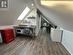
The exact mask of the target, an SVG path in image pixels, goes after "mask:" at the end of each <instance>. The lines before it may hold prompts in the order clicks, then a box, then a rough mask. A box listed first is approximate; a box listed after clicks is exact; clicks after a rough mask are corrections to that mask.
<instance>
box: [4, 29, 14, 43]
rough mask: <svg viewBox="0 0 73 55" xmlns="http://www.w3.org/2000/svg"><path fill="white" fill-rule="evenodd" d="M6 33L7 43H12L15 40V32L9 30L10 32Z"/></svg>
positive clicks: (6, 31)
mask: <svg viewBox="0 0 73 55" xmlns="http://www.w3.org/2000/svg"><path fill="white" fill-rule="evenodd" d="M4 32H5V42H7V43H8V42H10V41H12V40H13V38H14V34H13V30H12V29H9V30H4Z"/></svg>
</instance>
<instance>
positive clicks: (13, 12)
mask: <svg viewBox="0 0 73 55" xmlns="http://www.w3.org/2000/svg"><path fill="white" fill-rule="evenodd" d="M8 1H9V5H8V6H9V7H8V8H7V9H5V10H4V9H0V25H12V24H14V23H15V22H16V20H17V18H18V17H19V15H20V14H21V13H22V11H23V10H24V9H25V6H26V5H27V4H28V5H30V4H29V3H31V2H32V1H31V0H8ZM25 4H26V5H25ZM30 6H31V5H30Z"/></svg>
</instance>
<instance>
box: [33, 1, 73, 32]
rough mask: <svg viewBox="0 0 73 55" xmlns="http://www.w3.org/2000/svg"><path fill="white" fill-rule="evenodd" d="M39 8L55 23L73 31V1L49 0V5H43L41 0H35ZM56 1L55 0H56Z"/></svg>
mask: <svg viewBox="0 0 73 55" xmlns="http://www.w3.org/2000/svg"><path fill="white" fill-rule="evenodd" d="M34 1H35V4H36V6H37V8H38V9H39V10H40V11H41V12H42V13H43V14H44V15H45V16H46V17H47V18H48V19H49V20H50V21H51V22H53V23H54V24H56V25H57V26H59V27H62V28H64V29H67V30H69V31H73V2H72V1H71V2H69V1H68V2H66V3H64V2H62V3H60V2H58V3H55V4H53V3H51V1H50V2H48V3H46V4H48V6H45V5H41V4H40V1H39V0H34ZM54 2H55V1H54Z"/></svg>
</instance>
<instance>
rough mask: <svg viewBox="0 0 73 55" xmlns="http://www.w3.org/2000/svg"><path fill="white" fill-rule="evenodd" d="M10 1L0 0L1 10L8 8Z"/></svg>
mask: <svg viewBox="0 0 73 55" xmlns="http://www.w3.org/2000/svg"><path fill="white" fill-rule="evenodd" d="M7 7H8V0H0V8H7Z"/></svg>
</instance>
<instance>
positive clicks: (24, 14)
mask: <svg viewBox="0 0 73 55" xmlns="http://www.w3.org/2000/svg"><path fill="white" fill-rule="evenodd" d="M29 11H30V9H29V8H28V7H26V8H25V9H24V11H23V12H22V13H21V15H20V16H19V17H18V19H17V20H23V18H24V17H25V16H26V15H27V14H28V12H29Z"/></svg>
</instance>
